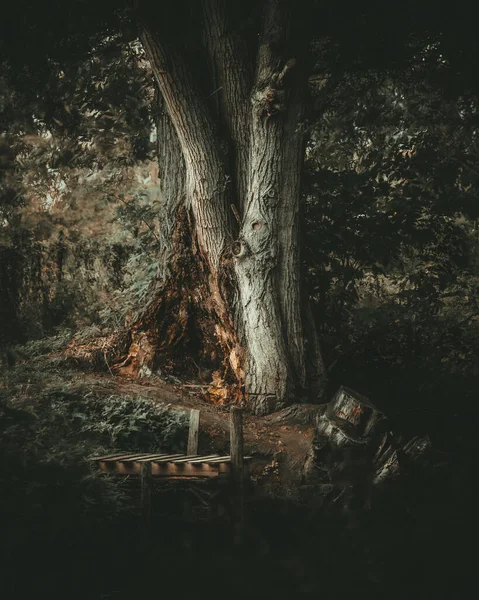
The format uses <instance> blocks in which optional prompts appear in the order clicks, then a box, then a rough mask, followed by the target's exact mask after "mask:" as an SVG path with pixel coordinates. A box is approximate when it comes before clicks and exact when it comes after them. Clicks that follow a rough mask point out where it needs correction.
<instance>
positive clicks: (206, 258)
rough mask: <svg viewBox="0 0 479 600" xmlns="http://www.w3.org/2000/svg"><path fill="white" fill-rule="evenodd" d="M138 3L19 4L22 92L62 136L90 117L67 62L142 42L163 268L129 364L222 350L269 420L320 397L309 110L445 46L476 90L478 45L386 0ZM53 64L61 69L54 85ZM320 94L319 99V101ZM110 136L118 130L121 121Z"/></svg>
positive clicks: (453, 67) (216, 354)
mask: <svg viewBox="0 0 479 600" xmlns="http://www.w3.org/2000/svg"><path fill="white" fill-rule="evenodd" d="M126 4H127V6H125V5H123V6H122V8H121V10H118V7H119V6H120V5H121V3H118V2H117V1H116V2H115V1H114V0H110V1H105V2H102V3H93V2H91V1H90V0H73V1H72V2H71V3H70V4H69V7H68V10H66V9H65V6H64V4H63V3H62V2H60V1H59V0H51V2H48V3H47V2H46V1H45V2H42V3H38V4H37V5H35V6H30V3H29V2H27V1H26V0H25V2H23V1H22V0H19V1H18V2H17V3H15V5H12V6H10V7H9V10H11V11H12V14H13V15H14V20H15V23H14V26H13V27H12V26H11V24H9V21H8V19H4V23H6V27H5V28H4V31H3V32H2V36H1V40H0V46H1V50H2V51H3V52H4V53H5V54H6V55H8V61H7V62H6V63H4V64H7V66H8V67H7V68H8V69H9V76H11V79H12V81H13V82H14V85H15V89H16V94H17V98H18V99H21V98H23V96H25V95H28V94H30V95H31V94H32V90H33V92H34V96H35V102H36V103H37V105H38V106H40V105H42V106H47V109H46V110H45V111H44V112H43V113H42V114H43V116H42V119H43V120H44V121H45V122H47V121H48V120H50V122H51V127H52V128H55V127H59V128H62V127H63V130H64V131H63V133H64V134H65V137H68V136H70V137H72V136H73V133H72V132H73V130H74V128H75V127H76V125H75V123H74V122H73V121H74V120H75V119H74V118H73V116H74V117H77V116H78V115H80V116H81V111H77V112H75V111H72V110H71V107H70V108H68V104H69V99H68V98H66V97H64V98H63V99H61V100H60V98H58V101H57V99H56V96H54V95H53V93H52V90H53V87H54V86H57V85H58V82H59V81H60V80H61V81H64V80H65V79H67V78H68V77H74V76H72V75H70V72H69V71H68V70H65V64H68V63H74V62H75V61H78V60H80V59H81V56H84V55H85V53H88V52H91V51H92V48H100V47H103V46H102V45H105V43H106V45H107V46H108V44H109V43H111V40H114V39H117V38H116V37H115V36H118V32H119V31H123V36H124V39H128V40H130V41H131V39H134V38H139V39H140V42H141V45H142V48H143V51H144V55H145V57H146V59H147V61H148V62H149V64H150V67H151V70H152V72H153V75H154V79H155V82H156V86H157V94H156V99H155V102H156V104H157V106H156V109H155V110H156V115H157V123H156V125H157V135H158V162H159V167H160V171H161V173H160V175H161V191H162V208H161V215H160V231H159V233H158V239H159V240H160V241H161V256H160V269H159V277H158V283H157V286H156V288H155V290H154V291H152V294H151V300H150V302H149V304H148V306H145V307H143V308H144V310H143V311H142V312H141V314H140V316H139V317H138V318H136V319H134V320H133V322H130V323H129V327H130V332H131V336H130V348H129V353H128V358H127V360H126V361H124V363H123V365H122V366H120V367H119V368H122V369H124V370H127V371H130V372H131V373H137V372H139V371H140V370H141V369H143V368H144V367H145V368H152V367H155V366H156V365H157V364H158V363H157V357H158V355H159V354H161V353H163V352H169V351H171V350H172V349H174V348H176V349H177V350H178V349H180V350H181V349H182V348H183V346H184V343H185V341H186V340H187V339H188V340H189V341H190V342H191V341H192V340H195V339H196V340H197V342H198V343H197V350H200V354H201V356H202V360H203V363H207V362H208V361H209V362H210V363H211V366H213V365H218V364H219V363H220V362H221V360H222V358H223V357H224V361H223V362H224V366H225V369H224V375H225V376H226V378H228V377H229V378H230V379H231V380H232V381H234V382H235V385H236V387H237V388H238V389H241V390H242V392H243V393H244V395H245V397H246V399H247V401H248V403H249V405H250V406H251V408H252V409H253V410H254V411H255V412H257V413H263V414H264V413H266V412H270V411H271V410H275V409H277V408H279V407H281V406H284V405H285V404H287V403H289V402H291V401H292V400H293V399H297V398H299V397H307V398H308V399H310V400H314V399H317V398H319V397H320V396H321V393H322V390H323V389H324V380H325V377H324V368H323V364H322V360H321V356H320V351H319V343H318V337H317V334H316V331H315V325H314V320H313V318H312V316H311V311H310V309H309V306H308V304H309V302H308V290H307V288H306V287H305V285H304V278H303V277H302V276H301V275H302V273H301V260H300V258H301V257H300V241H301V235H300V215H301V194H300V181H301V170H302V162H303V156H304V150H305V144H306V137H305V136H306V132H307V131H308V126H307V125H308V121H310V120H311V119H312V118H315V115H313V114H311V113H309V112H308V111H309V110H310V109H311V106H313V108H314V107H315V108H316V110H317V111H319V114H321V112H322V111H324V110H325V106H324V102H323V103H322V102H321V97H322V98H332V97H334V92H335V89H337V87H338V84H340V83H341V82H345V81H346V82H347V77H345V74H347V73H348V72H351V71H355V72H357V73H359V75H360V76H361V72H368V73H370V74H371V73H373V72H374V71H378V70H382V71H383V72H388V71H389V72H390V71H392V70H394V69H400V68H401V65H404V64H406V63H407V62H408V61H409V60H410V59H411V57H416V58H417V56H418V49H419V48H423V49H424V48H433V47H435V46H434V44H436V45H437V43H438V40H440V44H441V50H442V51H443V52H444V53H446V54H447V57H448V62H447V65H446V66H445V67H444V68H445V69H448V70H449V71H450V72H451V73H453V74H454V78H453V79H451V81H454V83H455V85H459V87H463V84H465V83H467V82H470V81H472V78H471V71H470V69H469V70H468V69H467V68H464V65H465V62H464V56H467V54H468V53H469V54H471V53H473V52H474V49H475V48H474V43H473V37H470V36H469V37H468V36H466V35H465V36H463V43H462V45H461V47H460V50H459V51H456V50H455V49H454V45H453V44H452V40H453V39H454V35H453V34H454V32H453V31H452V29H451V28H449V29H448V28H445V27H444V25H445V23H447V22H448V21H446V20H445V19H444V16H445V15H444V14H443V13H441V12H440V11H439V10H437V8H435V10H434V11H433V12H432V11H431V10H429V9H430V7H429V6H428V5H429V4H430V3H429V2H423V3H417V2H413V1H412V0H410V1H407V2H406V3H405V4H404V5H401V6H397V7H396V6H391V7H388V12H387V13H386V12H385V11H384V10H378V8H381V6H382V3H375V2H364V3H355V5H354V7H353V6H349V5H348V3H343V4H342V3H336V2H317V1H316V0H308V1H304V2H296V3H294V2H292V0H261V1H254V0H241V1H233V0H231V1H226V0H196V1H192V0H176V1H173V0H162V1H161V2H156V3H154V5H153V3H150V2H147V0H143V1H141V0H140V1H136V2H128V3H126ZM47 5H48V6H47ZM152 5H153V6H152ZM47 8H48V9H49V10H48V11H46V9H47ZM346 14H347V18H345V15H346ZM446 16H447V18H449V17H448V15H446ZM464 22H465V21H464V20H463V22H462V25H461V27H464ZM125 26H126V27H125ZM466 30H467V31H469V30H468V29H467V26H466ZM466 30H465V31H466ZM125 31H126V33H124V32H125ZM467 31H466V32H467ZM120 37H121V36H120ZM464 40H466V42H464ZM467 40H470V42H467ZM468 44H469V45H468ZM426 58H427V57H426ZM426 58H424V60H426ZM421 60H422V59H421ZM445 64H446V63H445ZM314 66H315V69H316V79H315V81H314V82H312V81H311V79H310V80H309V86H308V77H309V76H310V75H311V73H312V72H313V67H314ZM49 69H50V70H52V69H53V73H54V75H53V76H52V77H50V78H48V77H44V78H43V79H42V77H41V74H42V73H46V72H47V71H48V70H49ZM458 72H459V73H460V76H459V77H458V75H457V73H458ZM45 81H47V82H48V86H53V87H44V86H42V82H43V83H44V82H45ZM102 85H103V82H102V81H95V86H94V87H95V88H96V87H98V86H99V87H100V88H101V87H102ZM312 88H314V89H315V90H316V92H317V91H318V90H319V91H320V93H319V96H318V95H316V98H315V100H314V103H313V105H311V103H310V102H309V101H308V100H309V95H310V94H309V92H310V91H311V89H312ZM339 89H340V88H339ZM126 94H127V90H125V95H126ZM53 98H55V100H54V101H53V100H52V99H53ZM17 105H18V102H17ZM67 108H68V110H67ZM59 113H61V114H62V117H61V118H59ZM91 113H92V111H90V114H91ZM72 115H73V116H72ZM316 116H317V115H316ZM110 118H111V115H108V119H110ZM37 120H38V119H37ZM80 120H81V119H80ZM58 123H60V125H58ZM65 123H67V125H64V124H65ZM47 125H48V123H47ZM32 126H35V124H33V125H32ZM358 127H359V128H360V125H358V126H355V127H354V133H357V131H358ZM101 132H102V135H103V134H104V135H105V137H106V136H107V135H108V132H109V129H108V127H107V126H104V127H102V128H101ZM341 137H342V136H341V135H340V136H339V142H338V143H341ZM133 145H134V144H133ZM193 330H194V331H193ZM200 362H201V361H200Z"/></svg>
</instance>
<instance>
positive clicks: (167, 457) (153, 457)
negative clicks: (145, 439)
mask: <svg viewBox="0 0 479 600" xmlns="http://www.w3.org/2000/svg"><path fill="white" fill-rule="evenodd" d="M180 456H184V454H150V455H149V456H147V457H146V458H139V459H138V461H137V462H140V463H142V462H151V461H153V460H160V459H161V460H171V459H172V458H179V457H180Z"/></svg>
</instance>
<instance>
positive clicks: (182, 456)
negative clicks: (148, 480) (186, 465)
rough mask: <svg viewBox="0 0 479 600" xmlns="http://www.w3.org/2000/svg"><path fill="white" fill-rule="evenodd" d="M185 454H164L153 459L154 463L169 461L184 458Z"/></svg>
mask: <svg viewBox="0 0 479 600" xmlns="http://www.w3.org/2000/svg"><path fill="white" fill-rule="evenodd" d="M184 457H185V454H170V455H169V456H165V457H164V458H155V459H154V460H153V462H154V463H165V462H170V461H171V460H175V459H176V458H184Z"/></svg>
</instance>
